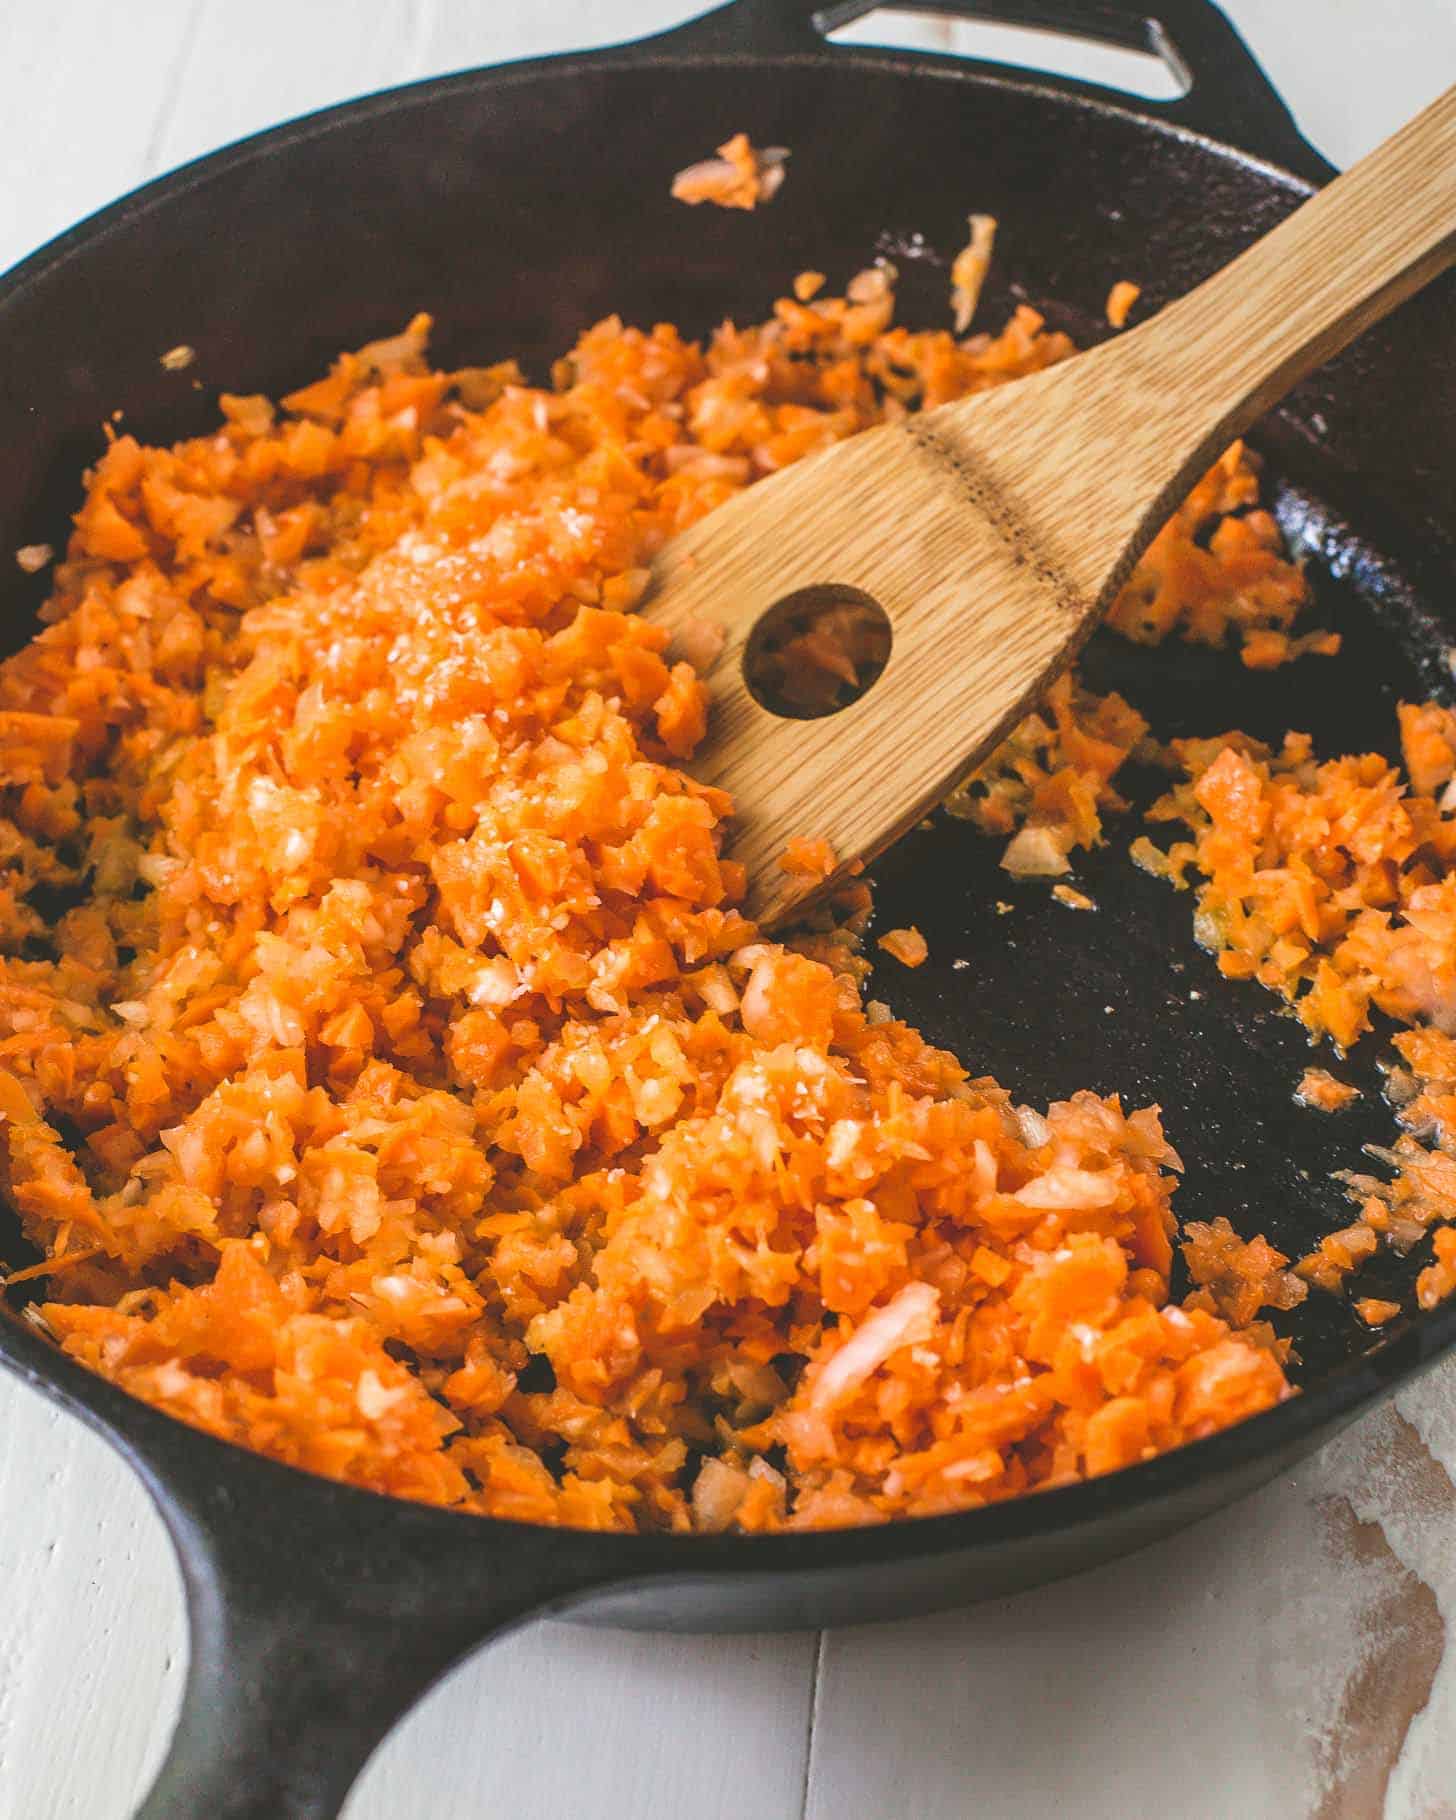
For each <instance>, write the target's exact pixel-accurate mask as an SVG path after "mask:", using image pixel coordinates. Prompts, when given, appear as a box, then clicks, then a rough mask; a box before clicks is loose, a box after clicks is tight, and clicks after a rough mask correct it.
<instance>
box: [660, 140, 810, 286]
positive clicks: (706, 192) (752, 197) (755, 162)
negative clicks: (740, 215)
mask: <svg viewBox="0 0 1456 1820" xmlns="http://www.w3.org/2000/svg"><path fill="white" fill-rule="evenodd" d="M788 158H789V154H788V152H787V151H786V150H785V149H784V148H783V147H782V146H779V145H772V146H765V147H764V148H763V150H762V151H759V150H756V149H755V148H754V147H753V146H752V145H751V144H750V143H749V140H748V135H747V134H746V133H735V134H734V135H733V137H732V138H731V139H728V140H725V141H724V143H723V144H722V145H720V146H719V147H718V156H717V157H716V158H707V159H704V161H703V162H702V163H701V164H690V165H688V166H687V168H686V169H685V170H681V171H679V172H678V174H677V175H676V177H674V178H673V180H672V193H673V195H674V196H675V197H676V199H677V200H678V201H679V202H687V203H691V204H693V205H696V204H698V203H700V202H711V203H714V204H716V205H717V207H719V208H721V209H755V208H757V207H758V205H759V203H760V202H772V201H773V199H774V197H775V196H777V195H778V193H779V190H780V188H781V187H782V185H783V181H784V178H785V176H786V175H787V166H788ZM801 301H802V299H801Z"/></svg>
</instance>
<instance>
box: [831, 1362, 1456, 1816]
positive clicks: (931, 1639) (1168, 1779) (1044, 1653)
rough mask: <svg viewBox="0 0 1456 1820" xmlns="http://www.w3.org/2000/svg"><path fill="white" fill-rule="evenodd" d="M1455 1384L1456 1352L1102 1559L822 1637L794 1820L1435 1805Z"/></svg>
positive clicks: (1448, 1693) (1452, 1704) (1448, 1741)
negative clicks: (1012, 1592)
mask: <svg viewBox="0 0 1456 1820" xmlns="http://www.w3.org/2000/svg"><path fill="white" fill-rule="evenodd" d="M1453 1393H1456V1363H1450V1364H1448V1365H1447V1366H1446V1367H1445V1368H1444V1369H1443V1370H1441V1371H1439V1372H1437V1373H1433V1374H1432V1376H1431V1377H1429V1378H1427V1379H1425V1380H1424V1381H1423V1382H1422V1383H1421V1384H1420V1385H1418V1386H1416V1387H1414V1388H1413V1389H1412V1390H1411V1391H1408V1392H1406V1393H1404V1394H1403V1395H1402V1397H1401V1399H1400V1404H1399V1407H1398V1408H1395V1409H1392V1408H1390V1407H1387V1408H1385V1409H1382V1410H1380V1411H1378V1412H1376V1414H1375V1415H1373V1416H1372V1417H1370V1418H1369V1419H1367V1420H1366V1421H1364V1422H1362V1423H1361V1424H1359V1425H1358V1426H1357V1428H1356V1429H1354V1430H1353V1431H1351V1432H1350V1433H1349V1434H1348V1435H1346V1436H1345V1437H1343V1438H1342V1439H1341V1440H1339V1441H1338V1442H1336V1443H1335V1444H1334V1445H1333V1446H1332V1447H1330V1448H1328V1449H1326V1450H1325V1452H1324V1453H1322V1454H1321V1455H1319V1456H1318V1457H1317V1458H1316V1459H1315V1460H1314V1461H1313V1462H1311V1463H1309V1464H1308V1465H1306V1466H1304V1467H1303V1468H1301V1469H1300V1470H1299V1471H1298V1472H1297V1473H1295V1474H1294V1475H1291V1476H1290V1477H1288V1478H1286V1479H1283V1480H1281V1481H1279V1482H1277V1483H1276V1484H1274V1485H1273V1486H1271V1487H1270V1488H1269V1489H1268V1490H1266V1491H1264V1492H1261V1493H1260V1494H1258V1495H1257V1496H1256V1497H1254V1498H1252V1499H1249V1500H1248V1501H1246V1502H1245V1503H1243V1504H1242V1505H1240V1506H1238V1507H1237V1508H1236V1509H1235V1510H1232V1511H1229V1512H1226V1513H1224V1514H1222V1515H1219V1516H1215V1517H1212V1518H1210V1519H1208V1520H1207V1521H1206V1522H1204V1523H1202V1524H1199V1525H1198V1526H1197V1527H1195V1528H1194V1529H1191V1530H1188V1531H1186V1532H1185V1533H1184V1534H1182V1535H1181V1536H1175V1537H1173V1538H1172V1539H1170V1540H1169V1541H1167V1542H1165V1543H1162V1544H1160V1545H1158V1546H1156V1547H1154V1548H1150V1549H1147V1550H1145V1551H1144V1552H1143V1553H1141V1554H1138V1555H1135V1556H1133V1557H1131V1558H1129V1559H1127V1560H1125V1561H1120V1562H1116V1563H1114V1564H1112V1565H1111V1566H1109V1567H1106V1568H1104V1569H1101V1570H1100V1571H1098V1572H1096V1573H1092V1574H1086V1575H1083V1576H1081V1577H1079V1578H1077V1579H1074V1580H1070V1581H1064V1582H1062V1583H1061V1584H1060V1585H1056V1586H1049V1587H1045V1588H1042V1589H1041V1590H1039V1591H1037V1592H1033V1593H1029V1594H1026V1595H1024V1596H1023V1597H1021V1598H1018V1599H1011V1600H1007V1601H1004V1602H1001V1603H998V1604H990V1605H985V1606H981V1607H979V1608H977V1609H975V1610H972V1611H968V1612H964V1613H960V1614H954V1615H949V1616H945V1617H940V1618H934V1619H927V1620H924V1621H922V1622H919V1623H915V1624H901V1625H893V1626H886V1627H883V1628H878V1629H873V1630H868V1629H867V1630H861V1631H845V1632H840V1633H837V1634H833V1635H831V1636H829V1637H828V1638H827V1640H826V1648H825V1654H824V1662H823V1668H822V1671H821V1683H820V1698H819V1709H818V1718H817V1722H816V1725H815V1729H814V1742H813V1754H812V1760H811V1765H810V1792H809V1801H808V1808H807V1816H808V1820H859V1817H861V1816H862V1817H863V1820H869V1817H870V1816H879V1815H889V1814H907V1815H910V1814H913V1815H914V1817H915V1820H966V1817H967V1816H968V1815H971V1814H984V1815H986V1816H995V1820H1048V1817H1049V1816H1052V1815H1066V1816H1073V1815H1075V1816H1076V1817H1077V1820H1123V1817H1124V1816H1126V1815H1128V1814H1169V1813H1171V1814H1176V1815H1177V1820H1227V1817H1228V1816H1229V1815H1232V1814H1246V1815H1251V1816H1252V1815H1259V1816H1262V1815H1280V1816H1288V1817H1289V1820H1316V1817H1317V1820H1381V1817H1382V1816H1384V1820H1431V1817H1432V1816H1434V1815H1436V1814H1437V1813H1439V1812H1442V1811H1445V1810H1444V1809H1442V1807H1441V1805H1440V1803H1441V1800H1442V1799H1445V1800H1449V1798H1450V1794H1451V1782H1450V1765H1451V1761H1452V1757H1451V1748H1452V1737H1453V1727H1456V1650H1448V1649H1446V1648H1445V1642H1446V1635H1445V1632H1446V1624H1448V1623H1449V1614H1450V1613H1451V1612H1452V1611H1453V1609H1456V1486H1453V1484H1452V1479H1451V1474H1452V1472H1453V1471H1456V1422H1453V1420H1452V1417H1451V1414H1450V1412H1451V1410H1452V1408H1453V1407H1456V1402H1453ZM1442 1613H1445V1614H1447V1616H1446V1619H1445V1621H1444V1622H1443V1618H1442Z"/></svg>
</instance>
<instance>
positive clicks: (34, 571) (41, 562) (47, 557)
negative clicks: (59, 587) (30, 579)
mask: <svg viewBox="0 0 1456 1820" xmlns="http://www.w3.org/2000/svg"><path fill="white" fill-rule="evenodd" d="M55 558H56V553H55V551H54V550H53V549H52V548H51V546H50V545H49V544H48V543H23V544H22V545H21V546H20V548H19V549H18V550H17V551H16V552H15V560H16V562H17V563H18V564H19V566H20V567H21V568H22V569H24V570H25V572H26V574H27V575H39V574H40V572H41V570H42V569H43V568H45V566H46V565H47V563H51V562H54V561H55Z"/></svg>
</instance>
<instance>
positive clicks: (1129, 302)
mask: <svg viewBox="0 0 1456 1820" xmlns="http://www.w3.org/2000/svg"><path fill="white" fill-rule="evenodd" d="M1142 294H1143V292H1142V286H1141V285H1138V284H1131V283H1129V282H1128V280H1127V279H1126V278H1119V279H1118V281H1117V283H1116V284H1115V285H1113V287H1112V289H1111V290H1110V291H1109V292H1108V293H1107V320H1108V321H1109V322H1110V323H1111V324H1112V326H1113V328H1115V329H1121V328H1125V327H1126V326H1127V319H1128V316H1129V315H1130V314H1131V312H1132V306H1133V305H1134V304H1135V303H1136V302H1137V300H1138V298H1139V297H1141V296H1142Z"/></svg>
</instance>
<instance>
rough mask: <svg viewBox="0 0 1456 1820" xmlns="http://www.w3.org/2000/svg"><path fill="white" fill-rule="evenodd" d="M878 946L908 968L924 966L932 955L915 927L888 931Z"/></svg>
mask: <svg viewBox="0 0 1456 1820" xmlns="http://www.w3.org/2000/svg"><path fill="white" fill-rule="evenodd" d="M878 945H879V946H880V947H881V948H883V949H884V951H885V953H886V954H888V955H890V956H891V957H892V958H893V959H895V960H897V961H899V962H900V963H901V965H902V966H906V967H919V966H922V965H923V964H924V962H925V959H926V957H927V956H928V955H929V953H930V948H929V946H928V945H927V943H926V940H925V937H924V936H923V935H922V934H921V933H920V931H919V930H918V929H916V928H915V927H914V926H913V925H912V926H911V927H910V928H908V929H887V930H886V931H885V933H884V934H883V935H882V936H881V937H880V939H879V944H878Z"/></svg>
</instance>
